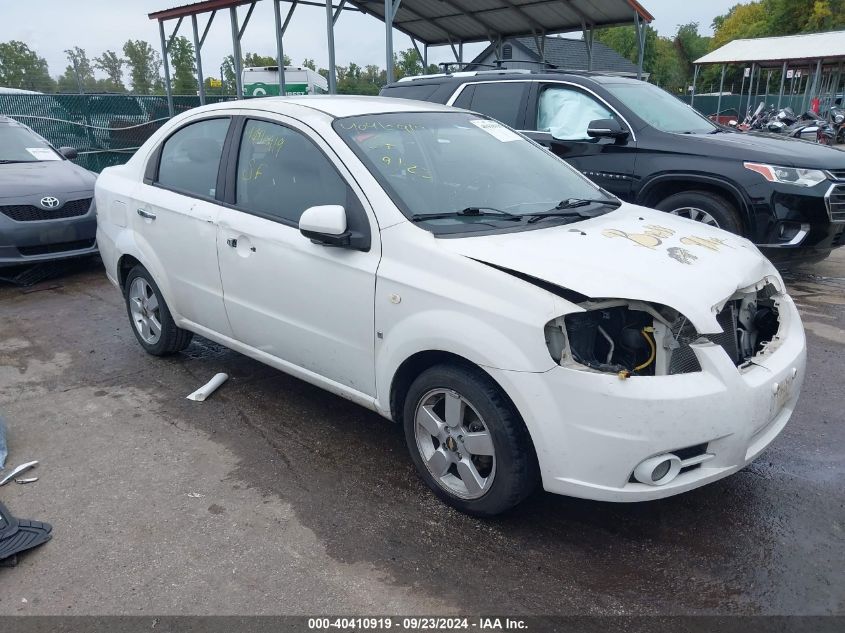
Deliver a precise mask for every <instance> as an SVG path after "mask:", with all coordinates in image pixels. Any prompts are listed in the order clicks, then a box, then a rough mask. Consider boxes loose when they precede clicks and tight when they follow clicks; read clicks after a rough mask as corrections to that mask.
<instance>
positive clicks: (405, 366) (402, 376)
mask: <svg viewBox="0 0 845 633" xmlns="http://www.w3.org/2000/svg"><path fill="white" fill-rule="evenodd" d="M442 364H452V365H457V366H459V367H460V366H463V367H466V368H469V369H473V370H475V371H480V372H481V373H483V374H484V375H485V376H486V377H487V378H488V379H489V380H490V381H491V382H492V383H493V384H494V385H495V386H496V388H497V389H498V390H499V393H500V394H501V396H502V398H503V399H504V401H505V402H506V403H507V405H508V406H509V407H511V409H512V410H513V412H514V414H515V415H516V416H518V419H519V421H520V422H522V425H523V426H524V427H525V430H526V431H527V433H528V440H529V444H530V450H531V452H532V456H531V459H533V461H534V465H535V467H537V468H539V465H538V464H539V457H538V455H537V446H536V444H535V435H534V433H533V432H532V426H533V425H531V424H528V423H527V421H526V420H525V417H524V416H523V415H522V412H521V411H520V410H519V407H518V406H517V405H516V403H515V402H514V401H513V399H512V398H511V397H510V395H509V394H508V392H507V390H506V389H505V388H504V387H503V386H502V384H501V383H500V382H499V381H498V380H496V378H495V377H494V376H492V375H491V374H490V372H488V371H485V369H484V367H483V366H481V365H479V364H477V363H474V362H472V361H471V360H469V359H467V358H465V357H463V356H461V355H459V354H455V353H454V352H447V351H444V350H435V349H432V350H423V351H419V352H416V353H414V354H412V355H411V356H409V357H408V358H406V359H405V360H404V361H403V362H402V363H401V364H400V365H399V367H398V368H397V369H396V371H395V372H394V374H393V379H392V380H391V384H390V419H391V420H392V421H393V422H396V423H398V424H403V422H404V420H403V410H404V408H405V398H406V396H407V394H408V390H409V389H410V387H411V384H412V383H413V382H414V380H415V379H416V378H417V376H419V375H420V374H422V372H424V371H425V370H426V369H429V368H430V367H434V366H436V365H442ZM538 472H539V470H538Z"/></svg>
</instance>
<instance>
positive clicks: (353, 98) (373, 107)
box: [190, 95, 455, 117]
mask: <svg viewBox="0 0 845 633" xmlns="http://www.w3.org/2000/svg"><path fill="white" fill-rule="evenodd" d="M290 105H293V106H304V107H307V108H311V109H312V110H317V111H319V112H322V113H323V114H327V115H329V116H332V117H346V116H359V115H364V114H385V113H391V112H454V111H455V109H454V108H450V107H448V106H445V105H441V104H439V103H429V102H422V101H411V100H409V99H396V98H393V97H371V96H357V95H308V96H295V97H293V96H292V97H261V98H260V99H242V100H240V101H222V102H220V103H215V104H211V105H206V106H200V108H205V109H206V110H227V109H230V108H242V109H246V110H264V111H265V112H277V113H279V114H290V110H289V108H288V107H287V106H290ZM190 112H193V113H196V112H198V109H197V108H193V109H192V110H190Z"/></svg>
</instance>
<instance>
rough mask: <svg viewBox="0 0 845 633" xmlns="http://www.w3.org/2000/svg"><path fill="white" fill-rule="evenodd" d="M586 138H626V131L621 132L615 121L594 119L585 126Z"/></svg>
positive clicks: (620, 127) (617, 122)
mask: <svg viewBox="0 0 845 633" xmlns="http://www.w3.org/2000/svg"><path fill="white" fill-rule="evenodd" d="M587 136H589V137H590V138H612V139H625V138H628V131H627V130H623V129H622V126H621V125H620V124H619V121H617V120H616V119H596V120H595V121H590V123H589V125H588V126H587Z"/></svg>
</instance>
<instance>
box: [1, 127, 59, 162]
mask: <svg viewBox="0 0 845 633" xmlns="http://www.w3.org/2000/svg"><path fill="white" fill-rule="evenodd" d="M42 160H62V157H61V156H60V155H59V154H57V153H56V152H55V151H54V150H53V148H52V147H50V144H49V143H48V142H47V141H45V140H44V139H43V138H41V137H40V136H38V135H37V134H35V133H34V132H32V130H30V129H29V128H27V127H24V126H23V125H21V124H20V123H17V122H15V121H13V122H11V123H6V124H3V125H0V164H2V163H35V162H38V161H42Z"/></svg>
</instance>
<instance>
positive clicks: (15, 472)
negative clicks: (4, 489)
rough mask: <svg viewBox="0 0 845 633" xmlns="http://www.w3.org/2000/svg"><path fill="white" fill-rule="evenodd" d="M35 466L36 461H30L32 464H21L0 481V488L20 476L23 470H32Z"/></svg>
mask: <svg viewBox="0 0 845 633" xmlns="http://www.w3.org/2000/svg"><path fill="white" fill-rule="evenodd" d="M37 465H38V461H32V462H27V463H25V464H21V465H20V466H18V467H17V468H15V469H14V470H12V472H10V473H9V474H8V475H6V476H5V477H3V479H0V486H5V485H6V484H7V483H9V482H10V481H12V479H14V478H15V477H17V476H18V475H20V474H21V473H22V472H24V471H25V470H29V469H30V468H34V467H35V466H37Z"/></svg>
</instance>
